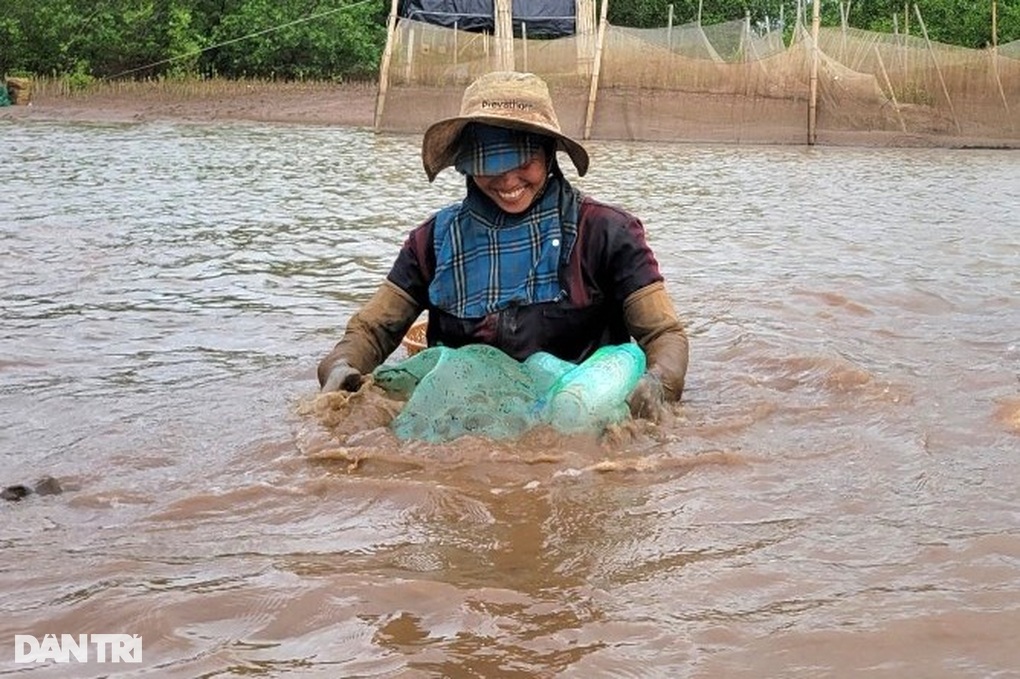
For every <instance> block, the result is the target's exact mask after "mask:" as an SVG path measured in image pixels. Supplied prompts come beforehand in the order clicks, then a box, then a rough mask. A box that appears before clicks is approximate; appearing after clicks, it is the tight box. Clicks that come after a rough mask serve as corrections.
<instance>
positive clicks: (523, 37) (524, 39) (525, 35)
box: [521, 21, 528, 73]
mask: <svg viewBox="0 0 1020 679" xmlns="http://www.w3.org/2000/svg"><path fill="white" fill-rule="evenodd" d="M521 42H522V43H523V46H524V72H525V73H527V72H528V24H527V23H525V22H524V21H522V22H521Z"/></svg>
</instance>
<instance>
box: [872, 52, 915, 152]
mask: <svg viewBox="0 0 1020 679" xmlns="http://www.w3.org/2000/svg"><path fill="white" fill-rule="evenodd" d="M874 47H875V56H876V57H878V67H879V68H880V69H882V77H883V78H884V79H885V86H886V87H888V88H889V98H890V99H892V105H893V108H894V109H896V117H897V118H898V119H899V121H900V129H901V130H903V133H904V134H906V132H907V124H906V123H904V122H903V114H902V113H900V102H898V101H896V90H894V89H893V86H892V81H891V80H889V72H888V71H886V70H885V62H884V61H882V52H881V51H880V50H879V49H878V45H875V46H874Z"/></svg>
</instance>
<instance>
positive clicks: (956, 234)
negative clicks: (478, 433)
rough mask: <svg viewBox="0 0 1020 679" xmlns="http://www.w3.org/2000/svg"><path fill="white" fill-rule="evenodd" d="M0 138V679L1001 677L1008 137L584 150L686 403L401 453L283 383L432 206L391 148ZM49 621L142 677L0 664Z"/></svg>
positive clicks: (148, 135) (1009, 460)
mask: <svg viewBox="0 0 1020 679" xmlns="http://www.w3.org/2000/svg"><path fill="white" fill-rule="evenodd" d="M0 131H2V138H3V140H4V144H3V147H4V151H5V153H4V160H3V162H2V163H0V186H2V191H0V233H2V246H0V248H2V255H3V256H2V266H0V299H2V329H0V421H2V423H3V426H2V428H0V470H2V471H0V475H2V476H0V485H3V486H7V485H13V484H19V483H25V484H31V483H33V482H35V480H36V479H38V478H41V477H43V476H45V475H51V476H54V477H55V478H57V479H58V480H59V481H60V482H61V484H62V485H63V486H64V488H65V491H64V493H63V494H60V495H50V496H45V497H43V496H29V497H27V498H25V499H23V500H21V501H19V502H4V503H2V504H0V546H2V561H0V674H14V675H19V676H20V675H21V674H26V675H28V676H61V677H98V676H109V675H124V676H153V677H220V676H239V675H240V676H294V677H443V676H446V677H583V678H589V677H643V678H647V677H669V678H674V677H812V678H814V677H822V676H824V677H857V676H869V677H904V676H911V677H1007V676H1018V675H1017V673H1018V668H1020V648H1018V646H1017V644H1016V630H1017V629H1020V587H1018V586H1017V583H1018V582H1020V492H1018V481H1020V275H1018V271H1020V155H1017V153H1016V152H1002V151H979V150H960V151H944V150H921V149H913V150H855V149H839V148H825V149H821V148H819V149H806V148H782V147H759V148H741V147H725V146H718V147H708V146H668V145H665V146H664V145H650V144H624V143H612V142H600V143H592V144H591V145H590V146H591V149H592V155H593V169H592V171H591V173H590V174H589V176H588V177H585V178H583V179H580V180H578V182H577V183H578V185H579V186H580V187H581V188H582V189H584V190H587V191H589V192H591V193H593V194H595V195H597V196H598V197H600V198H602V199H604V200H608V201H611V202H616V203H619V204H621V205H623V206H626V207H627V208H629V209H630V210H632V211H633V212H635V213H636V214H638V215H640V216H641V217H642V218H643V219H644V221H645V224H646V226H647V228H648V232H649V239H650V241H651V243H652V245H653V247H654V248H655V250H656V252H657V255H658V257H659V260H660V263H661V266H662V269H663V271H664V272H665V274H666V276H667V279H668V283H669V286H670V292H671V295H672V297H673V299H674V300H675V302H676V304H677V307H678V308H679V309H680V311H681V313H682V315H683V316H684V318H685V319H686V321H687V323H688V326H689V328H690V334H691V346H692V354H691V368H690V373H689V379H688V384H687V391H686V394H685V398H684V401H683V403H682V404H681V405H680V406H679V407H677V408H676V409H675V411H674V412H673V413H672V414H671V417H670V419H669V420H668V421H667V422H666V423H664V425H663V426H662V427H659V428H654V427H642V426H637V427H627V428H624V429H621V430H618V431H615V432H613V433H612V434H611V435H610V436H608V437H607V438H606V439H604V440H601V441H595V440H588V439H583V438H563V437H556V436H553V435H551V434H549V433H547V432H534V433H532V434H530V435H529V436H527V437H525V438H524V439H523V440H521V441H516V442H509V443H508V442H500V443H494V442H487V441H483V440H462V441H458V442H455V443H453V444H447V445H441V446H440V445H431V446H429V445H421V444H404V443H401V442H399V441H397V440H396V439H395V438H393V437H392V436H391V435H390V434H389V432H388V431H387V430H386V426H385V425H386V422H387V420H388V418H389V417H391V416H392V413H393V405H392V404H390V403H388V402H386V401H385V400H384V399H381V398H379V397H378V396H377V395H375V394H372V393H368V394H363V395H361V396H358V397H355V398H354V399H352V400H350V401H349V402H348V400H347V399H346V398H345V397H343V396H337V397H333V398H319V397H318V396H317V394H316V390H315V387H316V383H315V377H314V368H315V364H316V361H317V360H318V359H319V358H320V357H321V356H322V355H323V354H324V353H325V352H326V351H328V349H329V348H330V347H331V346H332V344H333V343H334V342H335V341H336V340H337V339H338V337H339V333H340V329H341V328H342V326H343V323H344V322H345V321H346V319H347V318H348V317H349V316H350V315H351V313H353V311H354V310H355V309H356V308H357V306H358V305H359V304H360V303H361V302H363V301H364V300H365V299H367V297H368V296H369V295H370V294H371V292H372V290H373V289H374V287H375V286H376V284H377V283H378V282H379V281H380V280H381V278H382V277H383V276H384V275H385V273H386V271H387V270H388V268H389V266H390V263H391V260H392V258H393V256H394V255H395V253H396V251H397V248H398V246H399V244H400V242H401V241H402V239H403V236H404V234H405V233H406V231H407V230H408V229H409V228H410V227H411V226H412V225H413V224H415V223H417V222H418V221H419V220H420V219H422V218H424V217H425V216H426V215H427V214H428V213H429V212H430V211H431V210H433V209H436V208H438V207H440V206H442V205H444V204H446V203H448V202H451V201H453V200H455V199H456V198H457V196H458V195H459V191H460V188H461V186H460V181H459V180H458V179H457V177H456V175H454V174H453V173H450V172H448V173H446V174H444V175H442V176H441V177H440V180H439V181H437V183H436V184H434V185H429V184H428V183H427V182H426V181H425V179H424V176H423V173H422V171H421V168H420V163H419V161H418V159H417V143H418V139H417V138H415V137H391V136H375V135H373V134H371V133H370V132H367V131H364V130H357V129H330V128H324V127H301V126H270V125H260V124H218V125H198V124H195V125H176V124H171V123H150V124H139V125H115V124H80V123H78V124H68V123H45V122H13V123H2V124H0ZM568 174H569V175H570V176H573V175H572V174H570V173H569V172H568ZM398 357H399V356H395V357H394V358H398ZM47 633H55V634H75V635H77V634H93V633H127V634H138V635H141V636H142V638H143V648H144V651H143V662H142V663H141V664H137V665H123V664H122V665H111V664H100V663H98V662H96V661H95V658H94V656H93V657H92V660H91V661H90V662H89V663H88V664H87V665H81V664H74V663H71V664H59V665H58V664H54V663H49V664H45V665H23V664H16V663H15V662H14V660H15V652H14V637H15V635H17V634H30V635H35V636H36V637H39V638H41V637H42V636H43V635H44V634H47Z"/></svg>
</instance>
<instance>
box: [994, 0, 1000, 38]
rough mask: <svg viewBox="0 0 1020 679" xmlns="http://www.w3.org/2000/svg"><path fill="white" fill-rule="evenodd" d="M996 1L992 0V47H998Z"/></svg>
mask: <svg viewBox="0 0 1020 679" xmlns="http://www.w3.org/2000/svg"><path fill="white" fill-rule="evenodd" d="M995 5H996V2H995V0H992V47H993V48H998V47H999V25H998V24H999V15H998V11H997V10H996V7H995Z"/></svg>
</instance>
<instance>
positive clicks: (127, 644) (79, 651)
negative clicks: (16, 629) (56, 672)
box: [14, 634, 142, 663]
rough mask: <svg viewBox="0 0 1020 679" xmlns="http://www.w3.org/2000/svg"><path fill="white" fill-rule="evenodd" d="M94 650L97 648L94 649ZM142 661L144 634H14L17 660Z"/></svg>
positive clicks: (15, 659) (60, 661) (62, 661)
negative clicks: (37, 636)
mask: <svg viewBox="0 0 1020 679" xmlns="http://www.w3.org/2000/svg"><path fill="white" fill-rule="evenodd" d="M90 651H93V652H90ZM72 659H73V660H74V661H75V662H88V661H89V660H95V661H96V662H104V663H105V662H131V663H140V662H142V637H141V636H139V635H137V634H61V635H60V636H59V637H58V636H57V635H56V634H47V635H46V636H44V637H43V638H42V641H39V640H38V639H36V638H35V637H34V636H32V635H31V634H15V635H14V662H16V663H18V662H46V661H48V660H53V661H56V662H59V663H65V662H71V660H72Z"/></svg>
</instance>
